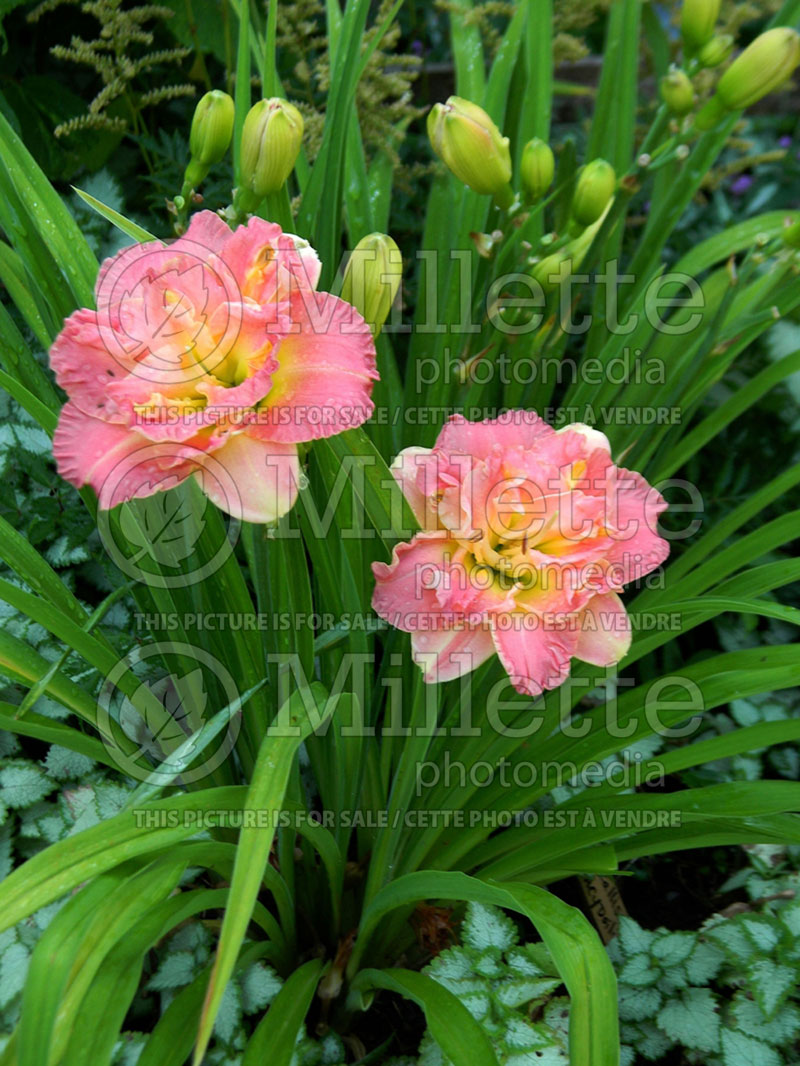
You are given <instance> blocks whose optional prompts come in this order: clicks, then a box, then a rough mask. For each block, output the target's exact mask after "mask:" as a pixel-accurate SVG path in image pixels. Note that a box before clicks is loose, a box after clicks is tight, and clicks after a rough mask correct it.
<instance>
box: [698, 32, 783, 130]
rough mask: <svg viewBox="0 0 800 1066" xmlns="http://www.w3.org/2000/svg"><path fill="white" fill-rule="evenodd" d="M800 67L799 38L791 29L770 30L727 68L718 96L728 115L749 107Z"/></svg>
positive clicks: (718, 87)
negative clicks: (799, 64) (730, 112)
mask: <svg viewBox="0 0 800 1066" xmlns="http://www.w3.org/2000/svg"><path fill="white" fill-rule="evenodd" d="M798 63H800V34H798V33H797V32H796V31H795V30H792V29H789V27H788V26H777V27H776V28H775V29H773V30H767V32H766V33H762V34H761V35H760V36H759V37H756V39H755V40H754V41H753V43H752V44H750V45H748V46H747V48H745V50H744V51H743V52H742V54H741V55H739V56H737V57H736V59H735V60H734V61H733V63H732V64H731V65H730V66H729V67H728V69H727V70H726V71H725V73H724V74H723V75H722V77H721V78H720V79H719V84H718V85H717V96H718V97H719V99H720V101H721V103H722V104H723V106H724V107H725V108H726V109H727V110H728V111H740V110H741V109H742V108H745V107H750V106H751V105H752V104H754V103H756V101H757V100H760V99H761V98H762V97H763V96H766V95H767V94H768V93H771V92H772V90H773V89H777V88H778V86H779V85H782V84H783V83H784V82H785V81H786V80H787V79H788V78H790V77H791V75H792V73H793V72H794V69H795V67H796V66H797V65H798Z"/></svg>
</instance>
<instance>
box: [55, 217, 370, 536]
mask: <svg viewBox="0 0 800 1066" xmlns="http://www.w3.org/2000/svg"><path fill="white" fill-rule="evenodd" d="M319 272H320V263H319V259H318V258H317V255H316V253H315V252H314V251H313V249H311V248H310V247H309V246H308V245H307V244H306V242H304V241H301V240H300V238H298V237H294V236H292V235H291V234H286V233H283V232H282V231H281V229H280V227H279V226H277V225H275V224H274V223H271V222H265V221H264V220H263V219H260V218H252V219H251V220H250V221H249V223H248V224H247V225H246V226H242V227H240V228H239V229H237V230H234V231H231V230H230V229H229V227H228V226H227V225H226V224H225V223H224V222H223V221H222V219H221V218H219V217H218V216H217V215H215V214H214V213H213V212H211V211H202V212H200V213H198V214H196V215H195V216H194V217H193V218H192V221H191V224H190V226H189V228H188V230H187V232H186V234H185V236H183V237H181V238H180V239H178V240H177V241H175V242H174V243H172V244H169V245H166V244H163V243H162V242H161V241H151V242H148V243H145V244H136V245H133V246H131V247H129V248H125V249H123V250H122V251H121V252H120V253H119V254H118V255H116V256H114V257H113V258H112V259H108V260H106V262H105V263H103V265H102V267H101V269H100V273H99V276H98V280H97V286H96V292H95V295H96V300H97V310H96V311H93V310H89V309H86V308H83V309H81V310H79V311H76V312H74V314H72V315H70V317H69V318H68V319H67V321H66V322H65V323H64V328H63V329H62V331H61V333H60V334H59V336H58V337H57V338H56V341H55V343H54V344H53V347H52V349H51V352H50V362H51V366H52V367H53V370H54V371H55V374H56V379H57V381H58V383H59V385H61V387H62V388H63V389H64V390H65V391H66V392H67V393H68V395H69V402H68V403H67V404H66V405H65V406H64V408H63V410H62V411H61V416H60V418H59V423H58V428H57V430H56V434H55V439H54V442H53V452H54V455H55V458H56V462H57V464H58V469H59V472H60V473H61V475H62V476H63V477H65V478H66V479H67V480H68V481H70V482H72V484H73V485H76V486H82V485H91V486H92V488H93V489H94V490H95V492H96V493H97V496H98V500H99V505H100V507H101V508H102V509H104V510H107V509H109V508H111V507H114V506H116V505H117V504H119V503H122V502H124V501H126V500H130V499H133V498H135V497H144V496H150V495H152V494H153V493H155V492H158V491H161V490H164V489H168V488H172V487H173V486H174V485H177V484H178V483H180V482H181V481H184V480H185V479H186V478H188V477H190V476H195V477H196V478H197V480H198V481H199V482H200V484H201V486H202V487H203V490H204V491H205V492H206V493H207V495H208V496H209V497H210V498H211V499H212V500H213V501H214V502H215V503H216V504H217V505H218V506H219V507H221V508H222V509H223V510H225V511H228V512H229V513H230V514H233V515H235V516H236V517H238V518H243V519H246V520H248V521H251V522H271V521H273V520H275V519H276V518H279V517H280V516H281V515H282V514H285V513H286V512H287V511H288V510H289V509H290V508H291V506H292V505H293V503H294V501H295V499H296V496H297V491H298V482H299V479H300V462H299V455H298V444H300V443H302V442H304V441H311V440H314V439H316V438H318V437H327V436H331V435H333V434H335V433H341V432H342V431H343V430H346V429H350V428H352V427H354V426H358V425H360V424H361V423H362V422H364V421H366V419H367V418H369V416H370V414H371V413H372V410H373V404H372V400H371V399H370V394H371V391H372V383H373V381H374V380H375V379H376V378H377V376H378V375H377V372H376V369H375V346H374V343H373V340H372V335H371V333H370V330H369V327H368V326H367V325H366V323H365V322H364V320H363V318H362V317H361V316H360V315H359V314H358V312H357V311H356V310H355V309H354V308H353V307H351V306H350V305H349V304H347V303H345V302H344V301H343V300H340V299H338V298H337V297H336V296H333V295H331V294H330V293H324V292H316V291H315V290H316V284H317V281H318V279H319Z"/></svg>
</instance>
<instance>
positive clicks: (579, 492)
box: [372, 411, 669, 696]
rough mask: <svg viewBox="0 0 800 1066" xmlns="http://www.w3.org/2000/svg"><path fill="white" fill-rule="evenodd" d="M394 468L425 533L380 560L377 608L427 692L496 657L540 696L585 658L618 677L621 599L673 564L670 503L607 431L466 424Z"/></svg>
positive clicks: (519, 420)
mask: <svg viewBox="0 0 800 1066" xmlns="http://www.w3.org/2000/svg"><path fill="white" fill-rule="evenodd" d="M392 471H393V473H394V476H395V478H396V479H397V481H398V482H399V484H400V486H401V488H402V489H403V492H404V494H405V496H406V499H407V500H408V502H409V505H410V506H411V508H412V510H413V511H414V514H415V515H416V517H417V520H418V521H419V523H420V526H421V527H422V528H421V532H419V533H417V534H416V535H415V536H414V538H413V540H411V541H410V542H408V543H403V544H399V545H397V547H396V548H395V549H394V552H393V556H392V561H391V563H390V564H386V563H374V564H373V573H374V575H375V578H376V585H375V592H374V595H373V600H372V606H373V608H374V609H375V611H376V612H377V613H378V614H379V615H380V616H381V617H382V618H384V619H385V620H386V621H388V622H389V623H390V624H391V625H393V626H395V627H397V628H398V629H402V630H405V631H406V632H408V633H411V647H412V653H413V656H414V659H415V661H416V662H417V663H418V664H419V665H420V666H421V667H422V670H423V676H424V679H425V680H426V681H428V682H436V681H449V680H451V679H452V678H455V677H459V676H461V675H462V674H464V673H467V672H469V671H470V670H474V669H475V668H476V667H478V666H480V665H481V663H483V662H485V661H486V660H487V659H488V658H489V657H490V656H492V655H494V654H495V653H496V654H497V655H499V656H500V661H501V662H502V664H503V666H504V667H505V669H506V670H507V671H508V673H509V675H510V679H511V682H512V684H513V685H514V687H515V688H516V689H517V690H518V691H519V692H523V693H528V694H530V695H532V696H536V695H538V694H539V693H541V692H542V691H543V690H544V689H550V688H555V687H556V686H558V685H560V684H561V683H562V682H563V681H565V680H566V678H567V676H568V675H569V670H570V660H571V659H572V658H573V657H576V658H578V659H582V660H584V661H585V662H588V663H593V664H594V665H597V666H611V665H613V664H614V663H617V662H619V660H620V659H621V658H622V657H623V656H624V655H625V654H626V653H627V651H628V648H629V647H630V642H631V628H630V621H629V619H628V616H627V613H626V611H625V608H624V607H623V605H622V601H621V600H620V598H619V596H618V595H617V593H618V592H619V591H620V590H621V589H622V587H623V586H624V585H626V584H627V583H628V582H630V581H634V580H636V579H637V578H640V577H642V576H643V575H645V574H647V573H649V572H650V571H651V570H653V569H655V568H656V567H657V566H659V565H660V564H661V563H662V562H663V561H664V559H665V558H666V557H667V554H668V552H669V546H668V544H667V542H666V541H665V540H664V539H663V538H662V537H660V536H659V534H658V532H657V529H656V524H657V519H658V515H659V514H660V512H661V511H663V510H664V509H665V508H666V506H667V505H666V502H665V500H664V499H663V498H662V496H661V495H660V494H659V493H658V492H657V491H656V490H655V489H653V488H651V487H650V485H648V483H647V482H646V481H645V479H644V478H643V477H642V476H641V475H640V474H637V473H633V472H631V471H628V470H623V469H621V468H619V467H617V466H615V465H614V463H613V462H612V460H611V453H610V447H609V443H608V440H607V439H606V437H605V436H604V434H602V433H600V432H598V431H597V430H595V429H592V428H590V427H589V426H585V425H582V424H579V423H577V424H574V425H570V426H566V427H564V428H563V429H560V430H558V431H556V430H555V429H553V428H552V427H551V426H549V425H548V424H547V423H546V422H544V421H543V420H542V419H541V418H539V416H538V415H536V414H534V413H533V412H530V411H509V412H507V413H506V414H505V415H502V416H501V417H500V418H498V419H496V420H488V421H485V422H468V421H466V419H465V418H464V417H463V416H461V415H454V416H453V417H452V418H451V419H450V421H449V422H448V423H447V424H446V425H445V427H444V428H443V430H442V432H441V433H440V434H439V437H438V439H437V441H436V444H435V445H434V447H433V448H406V449H405V451H403V452H401V453H400V455H399V456H398V457H397V459H396V460H395V462H394V463H393V464H392Z"/></svg>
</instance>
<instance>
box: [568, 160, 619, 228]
mask: <svg viewBox="0 0 800 1066" xmlns="http://www.w3.org/2000/svg"><path fill="white" fill-rule="evenodd" d="M616 184H617V175H616V174H615V173H614V168H613V167H612V166H611V164H610V163H607V162H606V161H605V159H593V160H592V162H591V163H587V164H586V166H585V167H583V168H582V170H581V172H580V174H579V175H578V182H577V185H576V186H575V194H574V196H573V197H572V218H573V221H574V222H576V223H577V224H578V225H579V226H591V225H592V223H593V222H596V221H597V220H598V218H600V216H601V215H602V213H603V212H604V211H605V209H606V207H607V206H608V201H609V200H610V199H611V197H612V196H613V195H614V187H615V186H616Z"/></svg>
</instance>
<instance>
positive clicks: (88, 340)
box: [50, 308, 135, 422]
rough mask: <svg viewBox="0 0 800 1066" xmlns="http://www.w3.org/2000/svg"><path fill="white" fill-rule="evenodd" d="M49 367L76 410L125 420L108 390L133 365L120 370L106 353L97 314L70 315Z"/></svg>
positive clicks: (54, 348) (106, 417)
mask: <svg viewBox="0 0 800 1066" xmlns="http://www.w3.org/2000/svg"><path fill="white" fill-rule="evenodd" d="M50 366H51V367H52V368H53V371H54V373H55V375H56V381H57V382H58V384H59V385H60V386H61V388H62V389H63V390H64V391H65V392H66V393H67V395H68V396H69V398H70V399H71V400H72V401H73V403H74V404H75V406H76V407H78V408H80V410H81V411H83V412H84V413H85V414H87V415H93V416H95V417H98V418H99V417H102V418H104V419H107V420H109V419H111V420H114V421H117V422H122V421H124V420H125V415H124V413H123V412H121V411H120V409H119V405H118V403H117V401H116V400H115V398H114V396H113V394H112V393H111V392H109V386H110V385H112V384H114V382H116V381H120V380H122V379H123V378H124V376H125V373H126V370H127V371H130V370H131V369H132V368H133V367H134V366H135V363H134V361H133V360H129V361H128V364H127V367H123V366H122V365H121V363H120V361H119V360H118V359H115V358H114V357H113V356H112V355H111V353H110V352H109V350H108V348H107V347H106V345H105V344H104V343H103V339H102V337H101V335H100V329H99V326H98V323H97V312H95V311H90V310H88V309H87V308H81V309H80V310H79V311H75V312H73V314H71V315H70V316H69V318H68V319H67V320H66V322H65V323H64V327H63V329H62V330H61V332H60V333H59V335H58V337H56V340H55V342H54V344H53V347H52V348H51V349H50Z"/></svg>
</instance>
